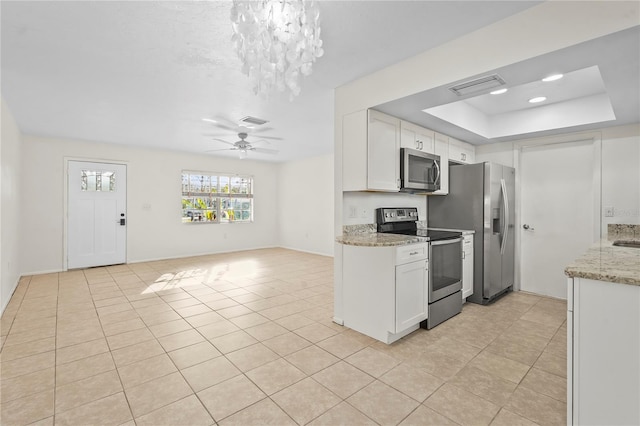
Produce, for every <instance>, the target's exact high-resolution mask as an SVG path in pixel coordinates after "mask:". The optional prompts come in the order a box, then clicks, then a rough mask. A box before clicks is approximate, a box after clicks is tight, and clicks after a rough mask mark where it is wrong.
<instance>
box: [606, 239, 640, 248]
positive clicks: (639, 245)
mask: <svg viewBox="0 0 640 426" xmlns="http://www.w3.org/2000/svg"><path fill="white" fill-rule="evenodd" d="M613 245H614V246H616V247H632V248H640V241H625V240H616V241H614V242H613Z"/></svg>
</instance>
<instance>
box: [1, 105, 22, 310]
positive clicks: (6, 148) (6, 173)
mask: <svg viewBox="0 0 640 426" xmlns="http://www.w3.org/2000/svg"><path fill="white" fill-rule="evenodd" d="M1 103H2V116H1V123H2V139H1V142H0V168H1V173H0V199H1V201H0V312H3V311H4V308H5V307H6V306H7V304H8V303H9V299H10V298H11V295H12V294H13V291H14V290H15V288H16V286H17V285H18V279H19V278H20V270H19V259H18V240H19V229H20V224H21V223H22V222H21V216H22V212H23V209H22V206H21V205H20V200H19V194H20V191H19V185H20V156H21V134H20V130H19V129H18V126H17V124H16V121H15V119H14V118H13V115H12V114H11V111H9V109H8V107H7V105H6V104H5V102H4V99H2V100H1Z"/></svg>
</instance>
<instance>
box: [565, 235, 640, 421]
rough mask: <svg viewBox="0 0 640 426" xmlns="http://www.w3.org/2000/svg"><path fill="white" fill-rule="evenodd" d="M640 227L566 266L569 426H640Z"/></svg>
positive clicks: (600, 245)
mask: <svg viewBox="0 0 640 426" xmlns="http://www.w3.org/2000/svg"><path fill="white" fill-rule="evenodd" d="M620 242H622V243H623V244H625V243H626V244H627V245H629V243H630V245H633V244H634V243H640V225H609V226H608V238H607V239H606V240H603V241H601V242H600V243H597V244H595V245H594V246H592V247H591V248H589V250H587V252H586V253H585V254H584V255H583V256H582V257H580V258H579V259H577V260H576V261H575V262H574V263H573V264H571V265H569V266H567V268H566V269H565V274H566V275H567V276H568V277H569V279H568V298H567V310H568V315H567V361H568V364H567V423H568V424H640V405H639V404H638V401H640V361H639V360H640V248H635V247H624V246H619V245H618V244H619V243H620Z"/></svg>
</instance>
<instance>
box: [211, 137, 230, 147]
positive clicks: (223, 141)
mask: <svg viewBox="0 0 640 426" xmlns="http://www.w3.org/2000/svg"><path fill="white" fill-rule="evenodd" d="M213 140H214V141H218V142H222V143H226V144H227V145H231V146H236V145H235V144H234V143H233V142H227V141H225V140H222V139H218V138H213Z"/></svg>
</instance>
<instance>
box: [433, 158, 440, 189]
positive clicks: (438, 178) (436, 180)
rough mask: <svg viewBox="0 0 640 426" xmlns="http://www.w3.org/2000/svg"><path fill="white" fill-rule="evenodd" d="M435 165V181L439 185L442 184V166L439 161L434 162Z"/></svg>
mask: <svg viewBox="0 0 640 426" xmlns="http://www.w3.org/2000/svg"><path fill="white" fill-rule="evenodd" d="M433 164H435V166H436V173H437V174H436V178H435V180H434V183H436V184H437V183H439V182H440V164H438V161H437V160H433Z"/></svg>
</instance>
